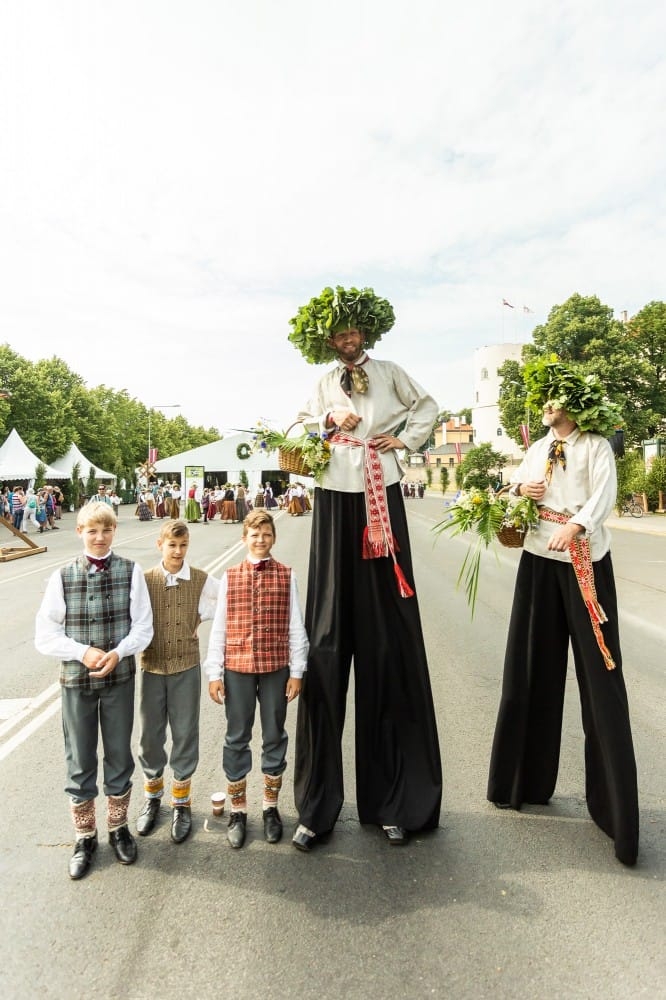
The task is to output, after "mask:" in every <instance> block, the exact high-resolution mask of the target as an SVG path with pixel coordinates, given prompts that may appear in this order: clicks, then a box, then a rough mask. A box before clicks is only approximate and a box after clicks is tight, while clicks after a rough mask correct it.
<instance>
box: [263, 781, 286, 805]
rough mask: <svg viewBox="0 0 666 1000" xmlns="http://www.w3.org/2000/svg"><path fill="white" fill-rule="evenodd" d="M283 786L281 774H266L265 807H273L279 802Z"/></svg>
mask: <svg viewBox="0 0 666 1000" xmlns="http://www.w3.org/2000/svg"><path fill="white" fill-rule="evenodd" d="M281 788H282V775H281V774H265V775H264V804H263V805H264V809H271V808H273V807H276V806H277V804H278V795H279V794H280V789H281Z"/></svg>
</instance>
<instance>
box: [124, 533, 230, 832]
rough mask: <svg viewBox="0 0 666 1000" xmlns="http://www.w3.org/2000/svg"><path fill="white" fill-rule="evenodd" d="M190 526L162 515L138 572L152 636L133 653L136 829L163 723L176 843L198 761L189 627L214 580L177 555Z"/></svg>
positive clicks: (210, 597)
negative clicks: (139, 798)
mask: <svg viewBox="0 0 666 1000" xmlns="http://www.w3.org/2000/svg"><path fill="white" fill-rule="evenodd" d="M189 544H190V529H189V528H188V526H187V524H186V522H185V521H181V520H175V521H174V520H172V519H169V520H166V521H163V522H162V526H161V528H160V534H159V538H158V539H157V547H158V548H159V550H160V552H161V553H162V561H161V562H160V564H159V566H155V567H154V568H153V569H149V570H148V572H147V573H146V584H147V585H148V592H149V594H150V603H151V605H152V608H153V627H154V634H153V641H152V642H151V644H150V645H149V646H148V647H147V649H145V650H144V651H143V653H142V654H141V690H140V692H139V716H140V719H141V737H140V740H139V761H140V762H141V767H142V768H143V779H144V786H143V787H144V792H145V795H146V799H145V802H144V805H143V809H142V810H141V812H140V813H139V816H138V818H137V822H136V828H137V832H138V834H139V836H141V837H146V836H148V834H149V833H152V831H153V829H154V828H155V823H156V822H157V816H158V813H159V811H160V804H161V802H162V795H163V794H164V768H165V766H166V763H167V754H166V750H165V744H166V731H167V723H168V725H169V728H170V729H171V744H172V745H171V756H170V759H169V764H170V766H171V770H172V772H173V781H172V783H171V807H172V809H173V816H172V820H171V839H172V840H173V842H174V843H175V844H180V843H182V842H183V841H184V840H185V839H186V838H187V837H188V836H189V834H190V831H191V829H192V815H191V805H192V775H193V774H194V772H195V770H196V767H197V764H198V763H199V708H200V703H201V670H200V662H201V657H200V654H199V637H198V636H197V629H198V628H199V624H200V623H201V622H202V621H206V620H207V619H210V618H212V617H213V615H214V614H215V608H216V605H217V593H218V590H219V586H220V582H219V580H217V579H215V577H214V576H209V575H208V574H207V573H205V572H204V571H203V570H201V569H195V568H194V567H193V566H189V564H188V563H187V562H186V561H185V556H186V555H187V549H188V547H189Z"/></svg>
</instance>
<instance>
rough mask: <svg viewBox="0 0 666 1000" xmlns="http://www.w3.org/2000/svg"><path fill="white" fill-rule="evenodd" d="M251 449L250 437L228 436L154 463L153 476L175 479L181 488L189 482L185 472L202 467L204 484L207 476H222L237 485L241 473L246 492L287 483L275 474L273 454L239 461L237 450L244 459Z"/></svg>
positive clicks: (275, 455) (286, 477)
mask: <svg viewBox="0 0 666 1000" xmlns="http://www.w3.org/2000/svg"><path fill="white" fill-rule="evenodd" d="M251 445H252V435H251V434H242V433H241V434H230V435H229V436H228V437H224V438H221V439H220V440H219V441H212V442H211V443H210V444H203V445H200V446H199V447H198V448H190V450H189V451H181V452H180V454H178V455H172V456H171V457H170V458H162V459H160V460H159V462H156V463H155V474H156V475H157V476H158V477H159V478H160V479H169V478H170V477H171V476H175V475H177V476H178V477H179V478H180V482H181V483H182V484H183V485H184V484H185V482H186V480H187V481H189V480H191V479H192V476H191V475H190V474H189V472H187V474H186V470H189V469H192V468H193V467H194V468H196V467H200V468H201V467H203V469H204V481H205V482H206V484H208V478H209V475H208V474H209V473H217V474H223V475H224V479H225V481H227V480H228V481H229V482H230V483H237V482H239V481H240V474H241V471H245V472H246V473H247V478H248V484H249V488H250V490H255V489H256V488H257V487H258V486H259V484H260V483H263V482H266V481H270V482H271V484H272V485H273V487H275V482H276V480H278V481H279V480H285V481H288V480H289V478H290V477H289V474H288V473H286V472H278V470H279V466H278V453H277V451H261V452H254V453H251V454H250V455H249V456H248V457H247V458H245V457H243V458H241V457H240V456H239V454H238V452H239V450H240V452H241V454H242V455H247V453H248V451H249V450H250V448H251ZM218 479H219V476H218ZM220 485H223V483H220Z"/></svg>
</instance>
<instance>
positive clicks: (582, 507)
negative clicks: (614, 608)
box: [511, 427, 617, 562]
mask: <svg viewBox="0 0 666 1000" xmlns="http://www.w3.org/2000/svg"><path fill="white" fill-rule="evenodd" d="M555 437H556V435H555V434H554V433H553V431H552V430H550V431H549V432H548V434H546V436H545V437H543V438H540V440H539V441H535V443H534V444H533V445H532V447H531V448H530V449H529V450H528V451H527V453H526V455H525V457H524V458H523V461H522V462H521V463H520V465H519V466H518V468H517V469H516V470H515V471H514V472H513V473H512V474H511V483H512V484H516V483H526V482H531V481H535V482H539V481H541V480H543V479H544V478H545V471H546V463H547V459H548V450H549V448H550V445H551V442H552V441H553V440H554V439H555ZM562 440H563V441H565V442H566V443H565V445H564V455H565V457H566V462H567V467H566V469H562V467H561V466H560V465H558V464H556V465H555V468H554V469H553V478H552V480H551V482H550V485H547V487H546V494H545V496H544V498H543V500H542V501H541V503H540V504H539V506H544V507H550V509H551V510H555V511H558V512H559V513H561V514H563V513H566V514H569V515H571V520H572V521H574V522H575V523H576V524H580V525H581V526H582V527H583V528H584V529H585V533H586V535H587V536H588V538H589V542H590V551H591V554H592V561H593V562H598V561H599V560H600V559H602V558H603V557H604V556H605V555H606V553H607V552H608V550H609V549H610V543H611V535H610V531H609V530H608V528H607V527H606V526H605V524H604V521H605V520H606V518H607V517H608V515H609V514H610V513H611V511H612V510H613V507H614V506H615V498H616V495H617V474H616V471H615V459H614V457H613V450H612V448H611V446H610V444H609V443H608V441H607V440H606V438H604V437H601V436H600V435H599V434H590V433H588V432H583V431H580V430H579V429H578V428H577V427H576V428H575V429H574V430H573V431H572V432H571V434H569V436H568V437H566V438H563V439H562ZM557 528H558V525H557V524H554V523H553V522H551V521H543V520H540V521H539V527H538V528H537V529H535V530H532V531H528V532H527V535H526V536H525V544H524V546H523V547H524V549H525V551H526V552H530V553H532V555H535V556H544V557H545V558H546V559H558V560H559V561H560V562H571V556H570V555H569V552H568V551H566V552H553V551H550V550H549V549H548V547H547V546H548V539H549V538H550V537H551V535H552V534H553V532H554V531H556V530H557Z"/></svg>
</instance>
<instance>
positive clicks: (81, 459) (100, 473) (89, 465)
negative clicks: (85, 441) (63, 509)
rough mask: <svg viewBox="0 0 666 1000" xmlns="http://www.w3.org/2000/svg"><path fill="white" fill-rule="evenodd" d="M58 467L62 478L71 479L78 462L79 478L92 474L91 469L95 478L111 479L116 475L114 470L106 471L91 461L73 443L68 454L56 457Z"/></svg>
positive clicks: (85, 477) (55, 463)
mask: <svg viewBox="0 0 666 1000" xmlns="http://www.w3.org/2000/svg"><path fill="white" fill-rule="evenodd" d="M53 464H54V465H55V467H56V468H58V469H60V470H61V471H62V478H64V479H71V478H72V471H73V469H74V466H75V465H77V464H78V466H79V478H80V479H87V478H88V475H89V474H90V470H91V469H92V470H93V473H94V476H95V479H110V480H113V479H115V478H116V477H115V476H114V475H113V473H112V472H104V470H103V469H100V468H98V467H97V466H96V465H95V463H94V462H91V461H90V459H89V458H86V456H85V455H84V454H83V452H82V451H80V450H79V449H78V448H77V446H76V445H75V444H72V446H71V447H70V449H69V451H68V452H67V454H66V455H63V456H62V458H58V459H56V461H55V462H54V463H53Z"/></svg>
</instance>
